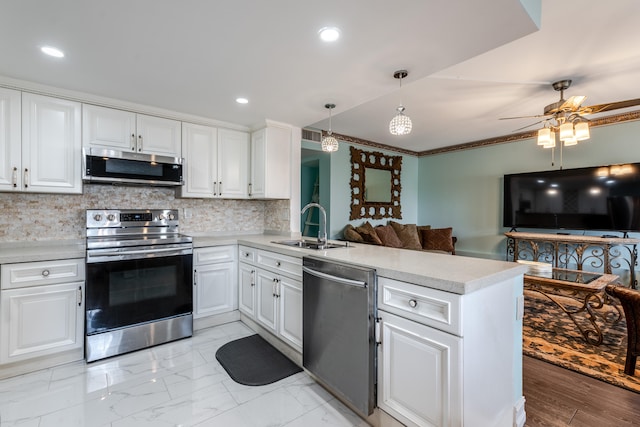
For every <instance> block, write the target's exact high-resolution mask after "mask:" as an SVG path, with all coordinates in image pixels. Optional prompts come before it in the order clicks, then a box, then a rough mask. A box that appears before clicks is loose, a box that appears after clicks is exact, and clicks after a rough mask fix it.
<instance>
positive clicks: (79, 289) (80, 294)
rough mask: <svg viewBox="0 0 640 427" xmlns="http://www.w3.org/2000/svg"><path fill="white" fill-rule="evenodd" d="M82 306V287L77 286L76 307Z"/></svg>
mask: <svg viewBox="0 0 640 427" xmlns="http://www.w3.org/2000/svg"><path fill="white" fill-rule="evenodd" d="M81 305H82V286H78V307H80V306H81Z"/></svg>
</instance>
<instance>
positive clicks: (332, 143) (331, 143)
mask: <svg viewBox="0 0 640 427" xmlns="http://www.w3.org/2000/svg"><path fill="white" fill-rule="evenodd" d="M324 108H326V109H328V110H329V130H328V131H327V134H326V135H325V136H324V137H323V138H322V141H321V143H320V145H321V147H322V151H324V152H326V153H333V152H334V151H338V148H339V144H338V140H337V139H336V138H335V137H334V136H333V135H331V110H333V109H334V108H336V104H325V105H324Z"/></svg>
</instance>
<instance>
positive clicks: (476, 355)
mask: <svg viewBox="0 0 640 427" xmlns="http://www.w3.org/2000/svg"><path fill="white" fill-rule="evenodd" d="M521 297H522V279H521V278H520V279H519V280H518V279H507V280H502V281H499V282H496V283H494V284H492V285H491V286H489V287H485V288H482V289H479V290H476V291H474V292H471V293H468V294H462V295H461V294H454V293H450V292H444V291H441V290H438V289H433V288H430V287H428V286H422V285H417V284H413V283H406V282H402V281H398V280H394V279H390V278H387V277H378V322H379V324H378V326H379V327H378V328H377V329H378V330H379V331H380V332H379V333H377V334H376V335H377V337H376V338H377V340H378V343H379V345H378V407H379V408H380V409H382V410H383V411H385V412H386V413H388V414H389V415H391V416H392V417H393V418H395V419H397V420H399V421H400V422H402V423H403V424H404V425H406V426H411V427H415V426H421V427H427V426H428V427H433V426H438V427H439V426H451V427H456V426H463V425H464V426H478V427H482V426H488V425H490V426H501V427H507V426H509V427H511V426H513V425H522V424H520V422H521V421H518V422H517V423H516V420H523V419H524V413H523V412H522V413H519V411H522V408H521V404H522V396H521V392H520V390H521V381H522V378H521V377H517V376H516V375H515V372H517V371H518V368H517V364H518V363H519V361H520V360H521V347H520V346H519V343H521V341H522V336H521V331H522V317H521V314H518V313H516V311H517V310H513V311H512V310H497V309H493V307H507V306H509V307H514V306H515V305H516V304H517V301H518V300H519V299H520V298H521ZM489 325H490V327H488V326H489ZM487 378H490V379H491V385H490V388H491V392H487V390H488V389H487V387H488V385H487Z"/></svg>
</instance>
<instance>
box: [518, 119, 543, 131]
mask: <svg viewBox="0 0 640 427" xmlns="http://www.w3.org/2000/svg"><path fill="white" fill-rule="evenodd" d="M547 120H549V119H544V120H540V121H537V122H535V123H531V124H530V125H526V126H523V127H521V128H518V129H514V130H512V131H511V132H518V131H519V130H523V129H526V128H530V127H531V126H535V125H539V124H540V123H544V122H546V121H547Z"/></svg>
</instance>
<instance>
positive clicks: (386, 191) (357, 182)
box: [349, 147, 402, 219]
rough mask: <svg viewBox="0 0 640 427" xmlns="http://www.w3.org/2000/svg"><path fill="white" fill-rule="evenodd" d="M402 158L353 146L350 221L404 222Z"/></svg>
mask: <svg viewBox="0 0 640 427" xmlns="http://www.w3.org/2000/svg"><path fill="white" fill-rule="evenodd" d="M401 171H402V156H387V155H385V154H383V153H380V152H377V151H371V152H370V151H363V150H359V149H357V148H354V147H351V214H350V216H349V219H358V218H373V219H383V218H394V219H402V212H401V206H400V190H401V188H402V186H401V184H400V172H401Z"/></svg>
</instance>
